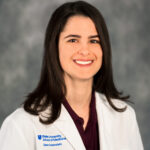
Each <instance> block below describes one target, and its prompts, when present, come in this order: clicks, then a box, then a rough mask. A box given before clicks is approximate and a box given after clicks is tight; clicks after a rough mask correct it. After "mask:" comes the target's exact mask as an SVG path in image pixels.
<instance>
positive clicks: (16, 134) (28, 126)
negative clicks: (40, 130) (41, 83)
mask: <svg viewBox="0 0 150 150" xmlns="http://www.w3.org/2000/svg"><path fill="white" fill-rule="evenodd" d="M34 119H36V116H33V115H30V114H29V113H27V112H26V111H25V110H24V109H23V108H22V107H21V108H18V109H17V110H15V111H14V112H13V113H11V114H10V115H9V116H8V117H7V118H6V119H5V120H4V122H3V124H2V126H1V129H0V145H2V149H5V148H6V149H10V148H12V149H16V150H18V149H22V148H21V147H22V146H23V147H24V149H29V147H30V149H34V148H33V147H34V143H35V142H34V139H35V135H34V132H35V124H34ZM10 135H11V136H10ZM4 139H5V140H4ZM7 141H10V145H11V147H10V145H8V144H7ZM29 145H30V146H29ZM28 146H29V147H28Z"/></svg>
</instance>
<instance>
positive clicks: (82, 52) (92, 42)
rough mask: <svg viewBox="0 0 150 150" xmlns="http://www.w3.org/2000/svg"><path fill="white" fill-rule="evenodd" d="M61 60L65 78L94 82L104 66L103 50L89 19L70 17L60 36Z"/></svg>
mask: <svg viewBox="0 0 150 150" xmlns="http://www.w3.org/2000/svg"><path fill="white" fill-rule="evenodd" d="M58 48H59V59H60V64H61V67H62V69H63V70H64V77H65V78H71V79H78V80H92V79H93V76H94V75H95V74H96V73H97V72H98V70H99V69H100V68H101V65H102V55H103V54H102V48H101V46H100V39H99V36H98V33H97V31H96V28H95V25H94V23H93V21H92V20H91V19H90V18H89V17H84V16H73V17H70V18H69V19H68V21H67V23H66V25H65V27H64V30H63V31H62V32H61V33H60V36H59V45H58Z"/></svg>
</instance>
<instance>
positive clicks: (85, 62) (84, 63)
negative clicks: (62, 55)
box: [75, 60, 92, 65]
mask: <svg viewBox="0 0 150 150" xmlns="http://www.w3.org/2000/svg"><path fill="white" fill-rule="evenodd" d="M75 62H76V63H77V64H81V65H87V64H90V63H92V60H89V61H79V60H75Z"/></svg>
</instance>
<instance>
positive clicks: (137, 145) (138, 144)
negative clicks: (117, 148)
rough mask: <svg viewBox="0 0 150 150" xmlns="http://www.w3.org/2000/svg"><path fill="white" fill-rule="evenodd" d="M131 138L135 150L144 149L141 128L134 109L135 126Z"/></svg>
mask: <svg viewBox="0 0 150 150" xmlns="http://www.w3.org/2000/svg"><path fill="white" fill-rule="evenodd" d="M131 138H132V139H131V140H130V145H131V147H132V149H133V150H144V146H143V143H142V138H141V135H140V130H139V127H138V123H137V119H136V114H135V111H134V110H133V126H132V136H131Z"/></svg>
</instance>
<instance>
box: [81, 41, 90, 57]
mask: <svg viewBox="0 0 150 150" xmlns="http://www.w3.org/2000/svg"><path fill="white" fill-rule="evenodd" d="M89 53H90V52H89V48H88V46H87V44H84V45H81V47H80V49H79V51H78V54H80V55H83V56H87V55H89Z"/></svg>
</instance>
